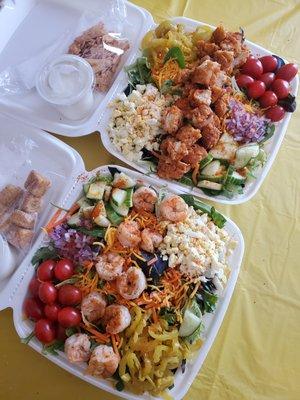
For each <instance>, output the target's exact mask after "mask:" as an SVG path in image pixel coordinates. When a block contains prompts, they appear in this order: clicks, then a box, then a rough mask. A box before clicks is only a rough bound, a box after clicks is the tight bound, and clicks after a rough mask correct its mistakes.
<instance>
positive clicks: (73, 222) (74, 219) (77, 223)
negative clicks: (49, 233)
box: [67, 212, 81, 227]
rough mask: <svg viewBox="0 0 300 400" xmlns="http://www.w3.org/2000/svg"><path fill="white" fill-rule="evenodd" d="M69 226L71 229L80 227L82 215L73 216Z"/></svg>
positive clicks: (68, 222)
mask: <svg viewBox="0 0 300 400" xmlns="http://www.w3.org/2000/svg"><path fill="white" fill-rule="evenodd" d="M67 224H68V225H69V226H70V227H73V226H74V227H75V226H80V224H81V220H80V214H79V212H77V213H76V214H73V215H72V216H71V217H70V218H69V219H68V221H67Z"/></svg>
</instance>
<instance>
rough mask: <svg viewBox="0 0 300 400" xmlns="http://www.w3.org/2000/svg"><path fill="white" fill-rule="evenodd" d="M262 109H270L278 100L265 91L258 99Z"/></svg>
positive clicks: (272, 94) (272, 93) (270, 92)
mask: <svg viewBox="0 0 300 400" xmlns="http://www.w3.org/2000/svg"><path fill="white" fill-rule="evenodd" d="M258 101H259V104H260V105H261V107H262V108H267V107H272V106H275V104H277V101H278V98H277V96H276V94H275V93H274V92H272V91H271V90H267V91H266V92H265V93H264V94H263V95H262V96H261V97H260V98H259V99H258Z"/></svg>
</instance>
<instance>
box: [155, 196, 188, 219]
mask: <svg viewBox="0 0 300 400" xmlns="http://www.w3.org/2000/svg"><path fill="white" fill-rule="evenodd" d="M187 211H188V206H187V204H186V202H185V201H184V200H183V199H182V198H181V197H179V196H176V195H171V196H169V197H166V198H165V199H163V201H162V202H161V203H160V205H159V213H160V216H161V217H162V218H163V219H166V220H168V221H172V222H180V221H184V220H185V219H186V217H187Z"/></svg>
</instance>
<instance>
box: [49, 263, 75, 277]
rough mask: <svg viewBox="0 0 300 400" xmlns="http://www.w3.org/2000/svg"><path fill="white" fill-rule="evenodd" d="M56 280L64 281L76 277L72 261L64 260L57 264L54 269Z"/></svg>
mask: <svg viewBox="0 0 300 400" xmlns="http://www.w3.org/2000/svg"><path fill="white" fill-rule="evenodd" d="M54 275H55V278H56V279H58V280H59V281H64V280H66V279H69V278H71V277H72V276H73V275H74V264H73V262H72V261H71V260H68V259H67V258H63V259H61V260H59V261H58V262H57V263H56V266H55V268H54Z"/></svg>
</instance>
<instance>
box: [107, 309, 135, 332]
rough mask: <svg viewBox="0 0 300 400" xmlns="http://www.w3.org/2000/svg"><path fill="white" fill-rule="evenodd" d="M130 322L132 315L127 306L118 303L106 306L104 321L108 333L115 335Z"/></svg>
mask: <svg viewBox="0 0 300 400" xmlns="http://www.w3.org/2000/svg"><path fill="white" fill-rule="evenodd" d="M130 322H131V316H130V313H129V311H128V308H127V307H125V306H121V305H118V304H112V305H111V306H108V307H106V310H105V314H104V317H103V323H104V325H105V327H106V332H107V333H111V334H114V335H115V334H116V333H120V332H122V331H124V329H126V328H127V327H128V326H129V325H130Z"/></svg>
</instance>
